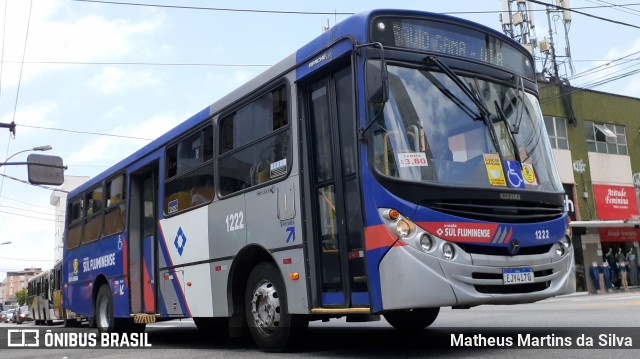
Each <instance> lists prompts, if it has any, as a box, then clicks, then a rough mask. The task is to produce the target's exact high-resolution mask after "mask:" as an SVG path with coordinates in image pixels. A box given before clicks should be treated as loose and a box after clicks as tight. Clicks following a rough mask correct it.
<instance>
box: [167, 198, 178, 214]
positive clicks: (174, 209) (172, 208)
mask: <svg viewBox="0 0 640 359" xmlns="http://www.w3.org/2000/svg"><path fill="white" fill-rule="evenodd" d="M177 211H178V199H177V198H176V199H174V200H173V201H169V213H173V212H177Z"/></svg>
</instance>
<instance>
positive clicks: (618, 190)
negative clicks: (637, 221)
mask: <svg viewBox="0 0 640 359" xmlns="http://www.w3.org/2000/svg"><path fill="white" fill-rule="evenodd" d="M593 197H594V199H595V201H596V211H597V212H598V218H599V219H629V218H631V217H632V216H634V215H638V201H637V200H636V189H635V188H634V187H631V186H613V185H604V184H594V185H593Z"/></svg>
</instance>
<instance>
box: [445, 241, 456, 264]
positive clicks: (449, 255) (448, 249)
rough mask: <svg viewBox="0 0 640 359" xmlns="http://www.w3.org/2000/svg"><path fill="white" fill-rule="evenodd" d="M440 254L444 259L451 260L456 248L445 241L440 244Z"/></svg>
mask: <svg viewBox="0 0 640 359" xmlns="http://www.w3.org/2000/svg"><path fill="white" fill-rule="evenodd" d="M442 255H443V256H444V259H446V260H452V259H453V257H455V255H456V250H455V249H454V248H453V244H451V243H445V244H444V245H443V246H442Z"/></svg>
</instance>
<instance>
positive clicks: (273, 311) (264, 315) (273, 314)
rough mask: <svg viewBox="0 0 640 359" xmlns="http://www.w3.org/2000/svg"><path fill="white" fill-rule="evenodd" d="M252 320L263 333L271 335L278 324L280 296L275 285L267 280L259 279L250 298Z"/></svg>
mask: <svg viewBox="0 0 640 359" xmlns="http://www.w3.org/2000/svg"><path fill="white" fill-rule="evenodd" d="M251 314H252V316H253V322H254V323H255V326H256V328H257V329H258V330H260V331H261V332H262V333H263V334H264V335H271V334H273V332H274V331H275V330H276V329H277V327H278V326H279V325H280V298H279V296H278V292H277V291H276V287H275V286H274V285H273V283H271V282H269V281H268V280H261V281H260V282H259V283H258V284H257V285H256V288H255V289H254V291H253V295H252V298H251Z"/></svg>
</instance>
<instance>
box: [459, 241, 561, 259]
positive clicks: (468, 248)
mask: <svg viewBox="0 0 640 359" xmlns="http://www.w3.org/2000/svg"><path fill="white" fill-rule="evenodd" d="M456 244H457V245H458V246H459V247H460V248H462V250H464V251H465V252H467V253H470V254H484V255H488V256H509V257H510V256H512V254H511V253H509V248H507V247H505V246H488V245H486V244H485V245H482V244H473V243H461V242H460V243H456ZM551 246H553V243H549V244H543V245H540V246H530V247H525V246H523V247H521V248H520V250H519V251H518V255H519V256H527V255H535V254H544V253H547V252H549V250H550V249H551Z"/></svg>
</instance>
